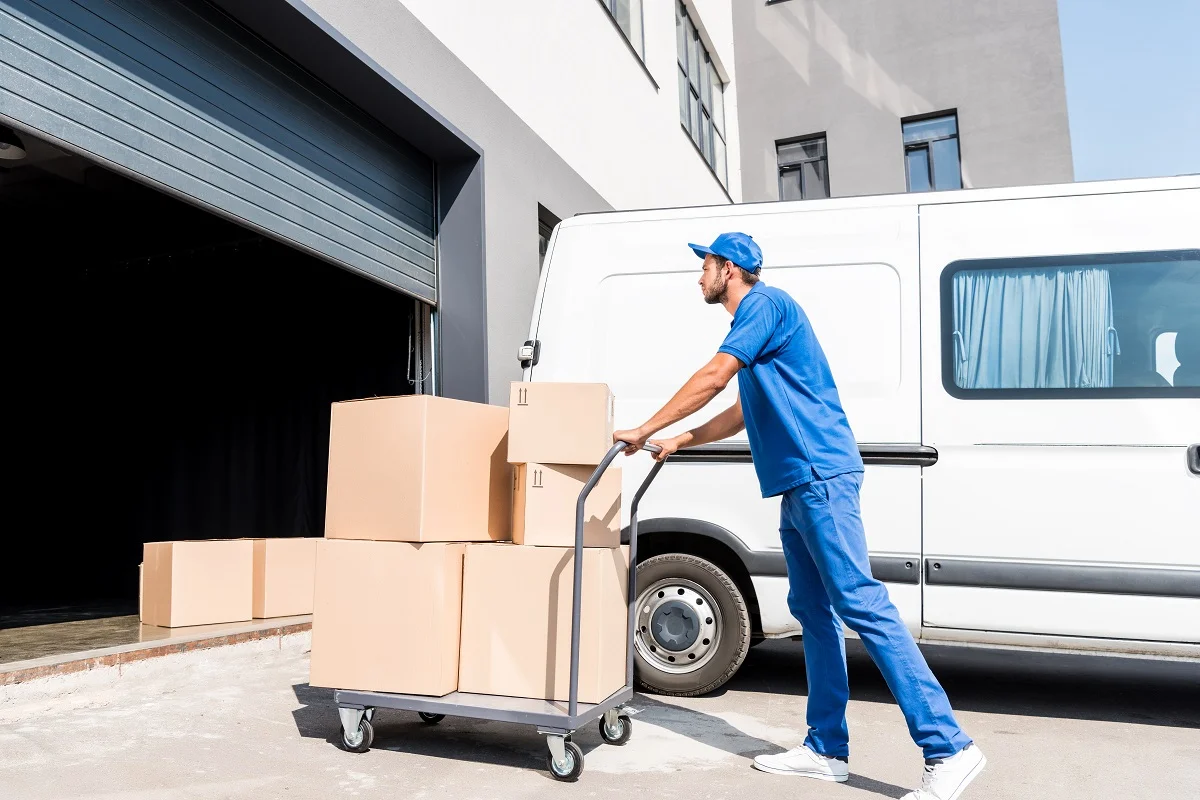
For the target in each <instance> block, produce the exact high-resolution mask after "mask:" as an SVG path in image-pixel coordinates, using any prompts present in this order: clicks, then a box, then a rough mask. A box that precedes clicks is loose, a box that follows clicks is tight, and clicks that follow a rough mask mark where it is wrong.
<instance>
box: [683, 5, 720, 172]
mask: <svg viewBox="0 0 1200 800" xmlns="http://www.w3.org/2000/svg"><path fill="white" fill-rule="evenodd" d="M675 42H676V45H677V47H676V50H677V52H678V55H679V58H678V63H679V122H680V124H682V125H683V128H684V130H686V131H687V132H688V134H689V135H690V136H691V137H692V141H693V142H695V144H696V147H698V148H700V152H701V154H703V156H704V160H705V161H707V162H708V165H709V167H711V168H712V171H713V172H714V173H715V174H716V176H717V179H718V180H720V181H721V185H722V186H726V185H728V176H727V173H726V168H725V85H724V84H723V83H721V77H720V76H719V75H718V74H717V68H716V66H714V65H713V63H712V58H711V57H710V56H709V54H708V50H707V49H705V47H704V43H703V42H701V41H700V33H699V32H698V31H697V30H696V25H695V23H693V22H692V19H691V17H689V16H688V12H687V9H686V8H684V6H683V3H676V4H675Z"/></svg>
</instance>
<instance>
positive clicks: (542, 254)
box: [538, 203, 561, 272]
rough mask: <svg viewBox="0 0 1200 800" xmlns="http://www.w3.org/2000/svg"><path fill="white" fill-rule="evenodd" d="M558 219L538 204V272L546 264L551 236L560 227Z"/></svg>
mask: <svg viewBox="0 0 1200 800" xmlns="http://www.w3.org/2000/svg"><path fill="white" fill-rule="evenodd" d="M560 221H561V220H559V218H558V217H556V216H554V215H553V214H551V213H550V212H549V211H547V210H546V208H545V207H544V206H542V205H541V204H540V203H539V204H538V271H539V272H540V271H541V269H542V267H543V266H545V264H546V251H547V250H549V249H550V235H551V234H553V233H554V227H555V226H556V225H558V223H559V222H560Z"/></svg>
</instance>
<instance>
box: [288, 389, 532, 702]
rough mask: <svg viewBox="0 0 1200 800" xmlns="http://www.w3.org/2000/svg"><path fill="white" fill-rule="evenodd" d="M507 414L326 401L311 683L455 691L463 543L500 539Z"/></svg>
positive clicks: (410, 402) (490, 409)
mask: <svg viewBox="0 0 1200 800" xmlns="http://www.w3.org/2000/svg"><path fill="white" fill-rule="evenodd" d="M507 433H508V409H506V408H503V407H497V406H489V405H482V404H479V403H466V402H462V401H458V400H449V399H446V398H440V397H429V396H414V397H386V398H374V399H370V400H355V401H349V402H344V403H335V404H334V405H333V409H332V417H331V423H330V433H329V486H328V494H327V500H326V510H325V539H323V540H322V541H320V542H319V543H318V547H317V573H316V590H315V609H314V612H313V631H312V658H311V667H310V668H311V676H310V681H309V682H310V683H311V684H312V685H313V686H327V687H331V688H337V689H359V690H364V691H383V692H401V693H407V694H427V695H444V694H447V693H449V692H452V691H454V690H455V689H456V688H457V686H458V646H459V626H460V622H461V615H462V569H463V551H464V549H465V545H464V543H465V542H496V541H508V540H510V539H511V538H512V533H511V525H512V468H511V467H510V466H509V465H508V462H507V460H506V458H505V456H506V453H507V447H508V445H507V438H506V437H507Z"/></svg>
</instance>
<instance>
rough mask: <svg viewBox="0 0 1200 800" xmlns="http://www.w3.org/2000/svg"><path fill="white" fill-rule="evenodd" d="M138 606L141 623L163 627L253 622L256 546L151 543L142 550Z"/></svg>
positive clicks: (232, 541) (238, 541)
mask: <svg viewBox="0 0 1200 800" xmlns="http://www.w3.org/2000/svg"><path fill="white" fill-rule="evenodd" d="M140 605H141V611H140V613H141V620H142V623H143V624H145V625H158V626H160V627H164V628H179V627H183V626H187V625H212V624H214V623H217V622H244V621H247V620H249V619H250V618H251V617H252V616H253V608H254V542H253V541H251V540H250V539H215V540H211V541H181V542H147V543H146V544H145V545H144V546H143V548H142V599H141V604H140Z"/></svg>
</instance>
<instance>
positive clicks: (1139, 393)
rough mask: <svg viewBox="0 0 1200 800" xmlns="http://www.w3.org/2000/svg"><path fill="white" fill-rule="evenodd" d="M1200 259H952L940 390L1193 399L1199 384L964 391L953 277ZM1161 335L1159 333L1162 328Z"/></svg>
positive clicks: (976, 396) (944, 284) (1133, 255)
mask: <svg viewBox="0 0 1200 800" xmlns="http://www.w3.org/2000/svg"><path fill="white" fill-rule="evenodd" d="M1185 260H1195V261H1200V249H1178V250H1139V251H1133V252H1126V253H1094V254H1078V253H1071V254H1066V255H1061V256H1018V257H1014V258H971V259H961V260H958V261H951V262H950V263H949V264H947V265H946V266H945V267H944V268H943V269H942V274H941V281H940V283H941V285H940V290H941V324H940V325H939V329H940V338H941V356H942V388H943V389H945V390H946V393H947V394H949V395H950V396H951V397H954V398H956V399H958V400H1118V399H1133V398H1138V399H1140V398H1152V397H1162V398H1185V397H1189V398H1195V397H1200V387H1197V386H1103V387H1093V388H1086V389H1082V388H1067V389H1051V388H1046V389H1025V388H1020V389H1015V388H1014V389H964V388H963V387H961V386H959V385H958V383H957V382H956V381H955V380H954V359H955V352H954V276H955V275H957V274H958V273H960V272H965V271H968V270H1007V269H1055V268H1067V269H1069V268H1072V267H1103V266H1108V265H1113V264H1128V263H1129V262H1131V261H1136V262H1143V263H1167V262H1173V261H1185ZM1160 334H1161V331H1160Z"/></svg>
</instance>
